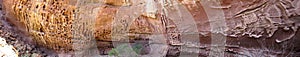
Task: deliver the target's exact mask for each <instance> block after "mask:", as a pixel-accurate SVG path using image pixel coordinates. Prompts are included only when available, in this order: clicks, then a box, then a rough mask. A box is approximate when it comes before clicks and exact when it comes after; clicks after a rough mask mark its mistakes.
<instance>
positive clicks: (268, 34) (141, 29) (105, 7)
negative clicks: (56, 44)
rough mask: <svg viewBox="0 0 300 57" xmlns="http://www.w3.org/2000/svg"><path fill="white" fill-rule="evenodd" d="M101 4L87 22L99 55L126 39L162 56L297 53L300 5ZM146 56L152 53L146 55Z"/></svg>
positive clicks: (259, 0) (280, 0) (256, 0)
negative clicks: (155, 49) (153, 48)
mask: <svg viewBox="0 0 300 57" xmlns="http://www.w3.org/2000/svg"><path fill="white" fill-rule="evenodd" d="M93 1H94V0H93ZM134 1H135V0H134ZM101 2H103V4H101V5H100V4H99V5H98V4H97V5H96V6H95V5H93V6H95V8H99V9H98V11H97V12H96V13H97V15H95V16H93V17H96V19H95V21H92V22H91V23H95V24H94V26H95V27H93V29H95V31H93V32H92V34H94V35H93V36H94V37H95V40H97V44H98V48H99V49H100V51H104V52H103V54H106V53H107V52H105V51H106V50H107V49H111V48H112V47H113V43H114V42H124V41H125V40H128V42H129V43H131V44H135V43H136V42H137V41H142V42H143V41H144V42H146V43H148V42H153V43H160V44H165V45H166V46H167V47H168V52H167V53H162V55H168V56H179V55H182V56H183V55H184V54H185V53H187V54H195V56H229V57H230V56H251V57H252V56H253V57H259V56H294V55H295V56H296V55H298V54H297V53H296V51H299V48H297V47H299V46H298V44H299V43H298V41H299V39H298V38H299V35H300V34H299V32H298V30H299V29H298V27H299V20H298V19H299V14H300V13H299V12H300V9H299V7H300V6H299V5H300V4H299V3H298V2H300V1H295V0H221V1H200V0H178V1H177V0H138V1H135V2H133V0H120V1H117V0H103V1H101ZM5 3H8V4H5V5H4V6H6V7H8V8H7V10H6V11H7V12H13V11H10V10H9V7H10V6H9V2H5ZM76 3H77V2H76ZM76 3H74V2H73V3H72V2H70V4H76ZM87 3H88V2H87ZM77 6H78V5H77ZM93 6H90V7H93ZM78 7H80V6H78ZM87 7H88V6H87ZM76 9H81V8H76ZM84 12H85V11H84ZM86 12H88V11H86ZM25 13H26V12H25ZM74 14H75V13H74ZM91 14H93V13H91ZM10 16H15V15H14V14H11V15H10ZM16 16H18V15H16ZM76 16H77V15H76ZM76 16H75V17H76ZM13 19H14V18H12V20H13ZM75 20H76V18H75ZM12 23H16V22H12ZM23 25H26V24H23ZM70 25H73V26H74V24H70ZM17 26H18V25H17ZM79 27H80V26H79ZM70 30H71V29H70ZM54 40H55V39H54ZM56 40H57V39H56ZM37 41H39V40H37ZM125 42H126V41H125ZM60 43H63V42H60ZM49 44H53V43H49ZM146 46H147V45H146ZM149 46H151V44H149V45H148V46H147V47H148V48H147V47H145V48H147V49H145V50H149ZM178 46H180V47H178ZM48 47H49V46H48ZM187 47H188V48H187ZM61 48H62V49H63V48H65V47H61ZM161 48H162V47H161ZM158 49H159V48H158ZM185 49H186V50H185ZM190 49H195V50H190ZM150 50H151V49H150ZM161 51H167V50H161ZM216 52H220V53H216ZM145 53H147V54H151V52H149V51H145ZM290 54H293V55H290ZM184 56H187V55H184ZM191 56H193V55H191Z"/></svg>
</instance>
